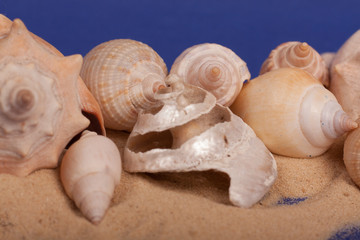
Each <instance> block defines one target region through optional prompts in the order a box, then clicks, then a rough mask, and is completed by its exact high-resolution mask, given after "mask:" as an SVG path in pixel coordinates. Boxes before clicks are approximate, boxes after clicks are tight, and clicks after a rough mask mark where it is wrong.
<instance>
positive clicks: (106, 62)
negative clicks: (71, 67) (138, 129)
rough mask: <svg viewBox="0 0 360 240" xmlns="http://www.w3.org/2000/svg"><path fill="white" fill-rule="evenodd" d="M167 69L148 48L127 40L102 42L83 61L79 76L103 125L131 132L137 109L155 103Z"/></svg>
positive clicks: (160, 59)
mask: <svg viewBox="0 0 360 240" xmlns="http://www.w3.org/2000/svg"><path fill="white" fill-rule="evenodd" d="M166 75H167V69H166V65H165V63H164V61H163V60H162V58H161V57H160V56H159V55H158V54H157V53H156V52H155V51H154V50H153V49H152V48H150V47H149V46H148V45H146V44H144V43H141V42H138V41H135V40H130V39H116V40H111V41H108V42H105V43H102V44H100V45H98V46H96V47H95V48H94V49H92V50H91V51H90V52H89V53H88V54H87V55H86V56H85V58H84V64H83V68H82V70H81V76H82V78H83V79H84V82H85V84H86V85H87V86H88V88H89V89H90V91H91V92H92V94H93V95H94V97H95V98H96V99H97V101H98V102H99V104H100V107H101V111H102V113H103V116H104V121H105V126H106V127H108V128H111V129H116V130H126V131H131V129H132V128H133V126H134V124H135V122H136V119H137V114H138V111H140V109H146V108H149V107H150V106H152V105H153V104H154V103H155V100H154V93H155V92H156V91H157V90H158V89H159V88H160V87H164V86H165V83H164V79H165V77H166Z"/></svg>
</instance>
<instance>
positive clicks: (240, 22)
mask: <svg viewBox="0 0 360 240" xmlns="http://www.w3.org/2000/svg"><path fill="white" fill-rule="evenodd" d="M0 10H1V13H3V14H5V15H6V16H7V17H9V18H10V19H14V18H20V19H22V20H23V21H24V22H25V24H26V25H27V27H28V28H29V30H30V31H32V32H34V33H35V34H37V35H39V36H40V37H42V38H44V39H45V40H47V41H48V42H50V43H51V44H53V45H54V46H55V47H57V48H58V49H59V50H60V51H61V52H62V53H63V54H65V55H70V54H75V53H80V54H82V55H85V54H86V53H87V52H88V51H89V50H90V49H91V48H93V47H95V46H96V45H98V44H100V43H101V42H104V41H108V40H111V39H115V38H131V39H135V40H138V41H141V42H144V43H146V44H148V45H150V46H151V47H152V48H154V49H155V50H156V51H157V52H158V53H159V55H160V56H161V57H162V58H163V59H164V60H165V62H166V64H167V66H168V68H170V67H171V64H172V63H173V61H174V60H175V58H176V57H177V56H178V55H179V54H180V53H181V52H182V51H183V50H185V49H186V48H188V47H190V46H192V45H195V44H198V43H204V42H214V43H219V44H222V45H224V46H226V47H229V48H230V49H232V50H233V51H234V52H235V53H237V54H238V55H239V56H240V57H241V58H242V59H243V60H244V61H246V62H247V64H248V67H249V69H250V72H251V74H252V77H256V76H257V75H258V72H259V70H260V66H261V64H262V62H263V61H264V60H265V58H266V57H267V56H268V55H269V53H270V51H271V50H272V49H273V48H275V47H276V46H277V45H279V44H280V43H282V42H285V41H291V40H297V41H306V42H308V43H309V44H310V45H311V46H312V47H314V48H315V49H316V50H317V51H319V52H320V53H321V52H325V51H336V50H337V49H338V48H339V47H340V46H341V45H342V44H343V42H344V41H345V40H346V39H347V38H348V37H349V36H350V35H351V34H353V33H354V32H355V31H356V30H357V29H359V28H360V11H359V10H360V1H359V0H342V1H339V0H338V1H333V0H331V1H324V0H321V1H317V0H311V1H310V0H302V1H293V0H287V1H285V0H273V1H270V0H269V1H267V0H262V1H255V0H253V1H251V0H245V1H234V0H231V1H230V0H228V1H227V0H220V1H215V0H193V1H190V0H181V1H178V0H176V1H171V0H132V1H130V0H128V1H125V0H116V1H115V0H102V1H95V0H82V1H80V0H56V1H55V0H0Z"/></svg>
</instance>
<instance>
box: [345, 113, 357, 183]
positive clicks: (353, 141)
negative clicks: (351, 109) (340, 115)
mask: <svg viewBox="0 0 360 240" xmlns="http://www.w3.org/2000/svg"><path fill="white" fill-rule="evenodd" d="M357 123H360V119H358V120H357ZM344 163H345V166H346V170H347V171H348V173H349V175H350V177H351V179H352V180H353V181H354V182H355V183H356V185H358V186H359V187H360V128H357V129H355V130H353V131H351V132H350V133H349V134H348V135H347V137H346V140H345V142H344Z"/></svg>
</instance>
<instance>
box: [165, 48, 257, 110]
mask: <svg viewBox="0 0 360 240" xmlns="http://www.w3.org/2000/svg"><path fill="white" fill-rule="evenodd" d="M170 73H172V74H177V75H178V76H179V77H180V78H181V79H183V80H184V81H185V82H186V83H189V84H193V85H195V86H199V87H201V88H203V89H205V90H207V91H209V92H210V93H212V94H213V95H214V96H215V97H216V99H217V103H219V104H221V105H223V106H225V107H228V106H230V105H231V104H232V103H233V102H234V100H235V98H236V96H237V95H238V94H239V92H240V90H241V88H242V86H243V82H244V81H246V80H249V79H250V72H249V70H248V68H247V66H246V63H245V62H244V61H243V60H242V59H241V58H240V57H239V56H237V55H236V54H235V53H234V52H233V51H232V50H230V49H229V48H226V47H224V46H221V45H219V44H215V43H203V44H199V45H195V46H192V47H190V48H188V49H186V50H185V51H184V52H183V53H181V55H180V56H178V57H177V58H176V60H175V62H174V64H173V65H172V67H171V70H170Z"/></svg>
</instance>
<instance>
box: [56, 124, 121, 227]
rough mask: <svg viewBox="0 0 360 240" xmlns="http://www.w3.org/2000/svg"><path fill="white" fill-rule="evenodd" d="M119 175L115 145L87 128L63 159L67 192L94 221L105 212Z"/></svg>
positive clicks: (117, 152) (62, 177) (63, 176)
mask: <svg viewBox="0 0 360 240" xmlns="http://www.w3.org/2000/svg"><path fill="white" fill-rule="evenodd" d="M120 175H121V159H120V153H119V150H118V148H117V147H116V145H115V144H114V143H113V142H112V141H111V140H110V139H108V138H106V137H104V136H100V135H97V134H96V133H95V132H90V131H88V130H86V131H84V132H83V134H82V136H81V137H80V139H79V140H78V141H77V142H75V143H74V144H73V145H71V146H70V148H69V149H68V150H67V151H66V153H65V155H64V157H63V160H62V162H61V172H60V177H61V181H62V183H63V186H64V188H65V191H66V193H67V194H68V196H69V197H70V198H71V199H73V200H74V202H75V204H76V206H78V207H79V208H80V210H81V212H82V213H83V214H84V215H85V217H86V218H87V219H89V220H90V221H91V222H92V223H94V224H98V223H99V222H100V221H101V219H102V218H103V216H104V215H105V212H106V210H107V208H108V207H109V205H110V201H111V198H112V196H113V194H114V189H115V186H116V185H117V184H119V182H120Z"/></svg>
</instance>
